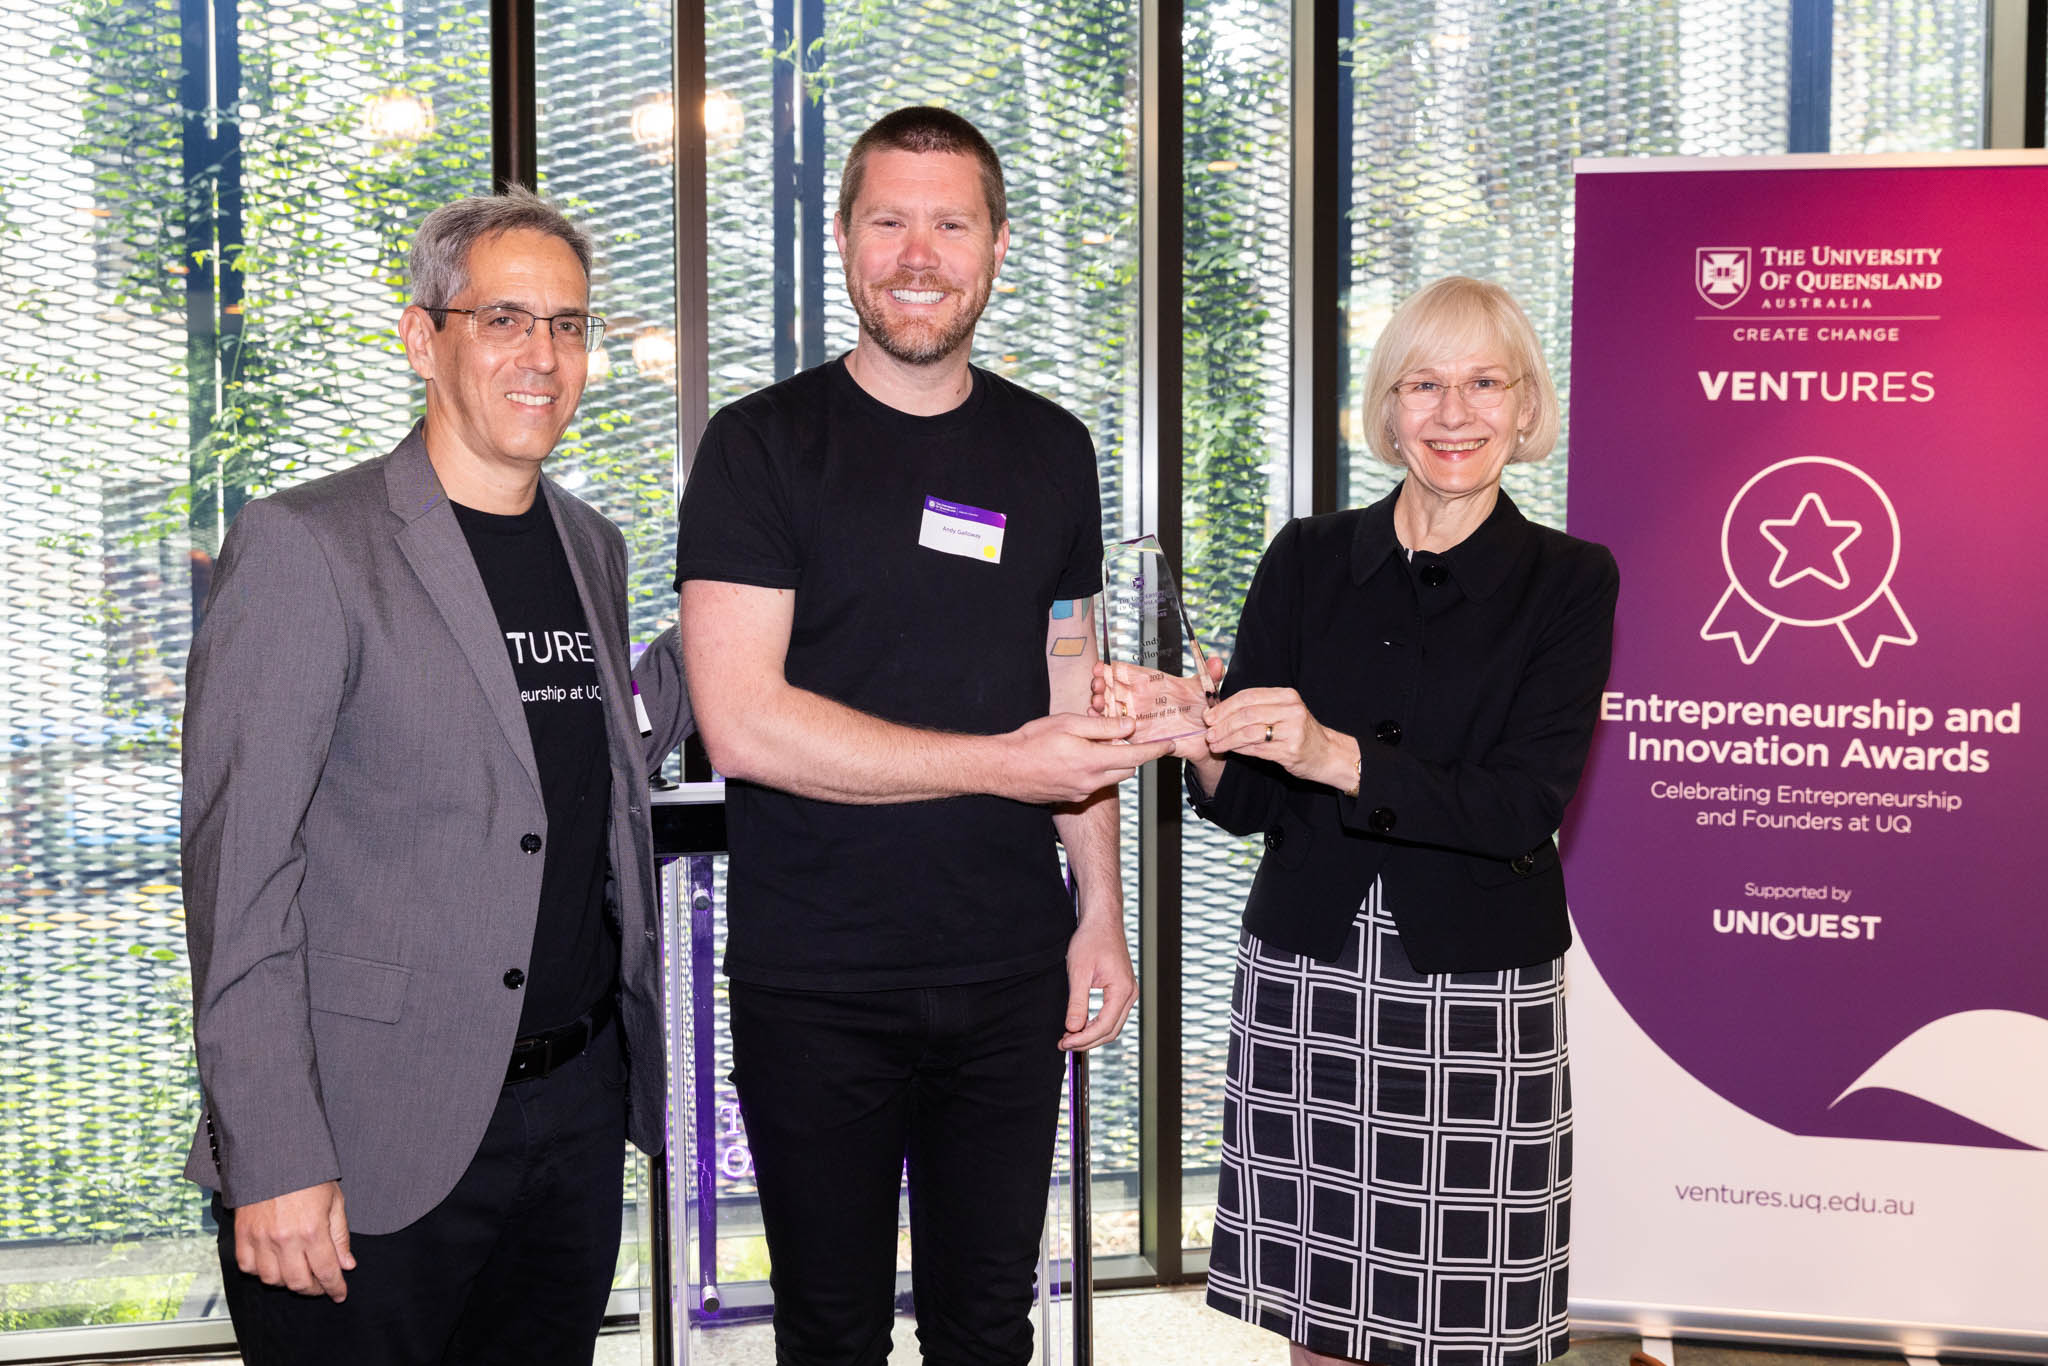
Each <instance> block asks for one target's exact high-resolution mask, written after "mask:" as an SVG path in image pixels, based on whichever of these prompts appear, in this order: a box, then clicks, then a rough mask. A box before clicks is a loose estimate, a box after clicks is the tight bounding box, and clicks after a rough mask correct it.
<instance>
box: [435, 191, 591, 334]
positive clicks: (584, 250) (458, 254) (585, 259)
mask: <svg viewBox="0 0 2048 1366" xmlns="http://www.w3.org/2000/svg"><path fill="white" fill-rule="evenodd" d="M519 231H527V232H538V233H544V234H545V235H547V236H549V237H554V238H559V239H560V240H561V241H563V242H565V243H567V244H568V247H569V250H571V251H573V252H575V253H576V261H577V264H579V265H581V266H582V267H583V278H584V280H585V281H586V282H588V281H589V279H590V263H591V259H592V256H593V249H592V247H591V242H590V234H589V233H587V232H585V231H583V229H581V228H579V227H577V226H576V225H575V224H574V223H572V222H570V221H569V216H568V215H567V214H565V213H563V212H562V211H561V209H560V208H558V207H557V206H556V204H555V202H554V201H553V200H551V199H544V198H542V197H541V196H540V195H537V194H535V193H534V192H533V191H532V190H529V189H527V188H526V187H525V186H523V185H513V186H510V187H508V188H506V189H505V190H503V191H501V192H499V193H497V194H489V195H469V196H467V197H465V198H462V199H458V200H455V201H454V202H453V203H450V204H443V205H442V206H441V207H440V208H438V209H436V210H434V211H433V212H432V213H430V214H428V215H427V217H426V221H425V222H423V223H421V224H420V230H419V231H418V232H417V233H415V234H414V235H413V239H412V302H413V304H414V305H415V306H417V307H419V308H424V309H427V310H428V311H429V312H432V311H433V310H435V309H441V308H447V307H448V306H449V305H450V304H451V303H452V302H453V301H454V300H455V298H456V296H457V295H459V294H461V293H462V291H463V290H464V289H466V288H468V287H469V253H470V252H471V251H472V250H474V249H475V247H476V245H477V243H479V242H483V241H487V240H489V239H490V238H493V237H498V236H501V235H503V234H505V233H508V232H519ZM444 321H446V319H444V318H436V319H435V320H434V323H435V326H437V327H438V326H439V325H440V324H441V323H442V322H444Z"/></svg>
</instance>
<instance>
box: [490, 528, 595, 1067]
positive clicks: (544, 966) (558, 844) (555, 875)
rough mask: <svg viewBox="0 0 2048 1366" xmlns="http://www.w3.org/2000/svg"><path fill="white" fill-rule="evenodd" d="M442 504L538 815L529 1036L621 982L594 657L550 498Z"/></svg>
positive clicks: (525, 1030) (525, 1022)
mask: <svg viewBox="0 0 2048 1366" xmlns="http://www.w3.org/2000/svg"><path fill="white" fill-rule="evenodd" d="M451 506H453V507H454V508H455V520H456V521H458V522H460V523H461V524H462V534H463V535H464V536H465V537H467V538H468V540H469V552H470V554H471V555H473V556H475V558H476V568H477V573H479V574H480V575H482V576H483V581H484V588H485V590H486V591H487V592H489V593H490V595H491V607H492V609H493V610H494V611H496V613H497V615H498V629H499V630H500V631H502V632H503V633H504V636H505V652H506V654H507V655H508V656H509V657H510V659H511V661H512V674H513V676H514V677H515V678H517V679H518V680H519V699H520V701H521V702H523V703H524V704H525V706H526V729H527V733H528V734H529V735H530V736H531V737H532V739H533V757H534V762H535V763H536V764H537V765H538V766H539V768H540V787H541V801H542V804H543V805H544V806H545V807H546V809H547V816H548V828H547V836H546V839H547V843H546V846H545V847H544V848H543V850H542V854H543V856H544V857H545V858H546V860H547V862H546V865H545V867H543V868H542V870H541V881H540V915H539V917H538V919H537V920H536V921H535V922H534V927H533V954H532V957H531V959H530V960H529V963H528V967H527V972H526V988H525V989H526V1002H525V1004H524V1005H523V1006H522V1007H521V1008H520V1012H519V1032H520V1033H521V1034H532V1033H537V1032H539V1031H540V1030H544V1029H553V1028H555V1027H556V1026H557V1025H564V1024H568V1023H569V1022H570V1021H572V1020H575V1019H577V1018H578V1017H579V1016H581V1015H583V1014H584V1013H585V1012H587V1011H588V1010H589V1009H590V1008H591V1007H592V1006H593V1005H595V1004H596V1003H597V1001H598V999H599V998H600V997H602V996H604V995H605V994H606V993H607V992H609V991H611V990H612V989H613V986H614V984H615V983H616V982H617V980H618V972H619V944H618V936H617V931H616V930H615V929H614V928H613V926H612V924H611V920H610V917H608V916H607V915H606V914H605V913H604V877H605V869H606V854H605V812H606V810H607V808H608V806H609V804H610V802H611V791H612V770H611V761H610V758H609V751H608V750H607V747H606V746H607V740H606V736H605V728H604V699H603V695H602V694H601V693H600V692H599V689H598V682H597V652H596V650H595V648H594V646H593V645H592V643H591V638H590V630H589V623H588V622H587V621H586V620H585V618H584V615H583V603H582V601H581V599H579V598H578V597H577V595H576V580H575V579H574V578H572V577H571V576H570V574H569V557H568V556H567V555H565V554H563V553H562V539H561V537H560V536H559V535H558V534H557V533H556V531H555V520H554V517H553V515H552V514H550V513H549V511H548V500H547V496H546V495H545V494H544V493H541V492H539V491H536V492H535V494H534V498H533V506H532V507H530V508H528V509H527V510H526V511H525V512H522V513H519V514H517V515H516V516H511V517H505V516H500V515H498V514H496V513H489V512H478V511H477V510H476V509H475V508H466V507H463V506H461V505H460V504H451Z"/></svg>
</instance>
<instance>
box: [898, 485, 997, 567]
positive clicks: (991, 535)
mask: <svg viewBox="0 0 2048 1366" xmlns="http://www.w3.org/2000/svg"><path fill="white" fill-rule="evenodd" d="M1008 521H1009V519H1008V518H1006V517H1005V516H1003V514H1002V513H1000V512H990V511H989V510H988V509H987V508H978V507H971V506H969V505H968V504H966V503H949V502H947V501H946V500H945V499H943V498H926V499H925V500H924V521H923V522H922V524H920V525H919V527H918V530H917V543H918V544H919V545H921V546H923V547H925V548H926V549H927V550H936V551H938V552H940V553H941V554H944V555H964V556H966V557H967V558H968V559H970V560H986V561H988V562H989V563H990V564H1000V563H1002V559H1003V528H1004V526H1005V525H1006V524H1007V523H1008Z"/></svg>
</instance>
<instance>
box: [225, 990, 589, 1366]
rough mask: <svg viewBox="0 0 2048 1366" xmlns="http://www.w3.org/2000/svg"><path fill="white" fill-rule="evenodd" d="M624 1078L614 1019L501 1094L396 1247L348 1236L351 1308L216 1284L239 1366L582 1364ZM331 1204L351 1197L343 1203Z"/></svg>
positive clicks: (241, 1278) (229, 1259)
mask: <svg viewBox="0 0 2048 1366" xmlns="http://www.w3.org/2000/svg"><path fill="white" fill-rule="evenodd" d="M625 1144H626V1064H625V1057H624V1054H623V1052H622V1051H621V1045H620V1038H619V1026H618V1022H617V1021H616V1020H615V1021H613V1022H612V1023H611V1024H609V1025H607V1026H606V1027H605V1028H604V1030H603V1031H602V1032H601V1033H599V1035H598V1036H597V1038H595V1039H593V1040H592V1041H591V1044H590V1047H589V1048H588V1049H586V1050H585V1051H584V1053H583V1055H582V1056H581V1057H579V1058H576V1059H574V1060H572V1061H570V1062H568V1063H565V1064H564V1065H562V1066H561V1067H559V1068H557V1069H556V1070H555V1071H554V1072H552V1073H550V1074H549V1075H548V1076H546V1077H541V1078H538V1079H535V1080H532V1081H522V1082H519V1083H516V1084H515V1085H511V1086H507V1087H506V1088H505V1089H504V1090H503V1092H501V1093H500V1094H499V1097H498V1107H497V1109H496V1110H495V1111H493V1112H492V1114H491V1123H490V1127H489V1128H488V1129H487V1130H486V1131H485V1133H484V1139H483V1143H482V1145H481V1146H480V1147H479V1148H478V1149H477V1154H476V1157H475V1158H474V1159H472V1160H471V1162H470V1164H469V1168H468V1170H467V1171H465V1172H464V1173H463V1174H462V1178H461V1180H459V1181H457V1182H456V1184H455V1189H453V1190H451V1191H450V1192H449V1193H448V1195H447V1197H446V1198H445V1199H443V1200H442V1201H441V1203H440V1204H438V1205H436V1206H435V1207H434V1208H433V1209H432V1210H429V1211H428V1212H427V1213H426V1214H425V1215H422V1216H421V1217H420V1218H419V1219H418V1220H416V1221H414V1222H413V1223H411V1224H408V1225H407V1226H406V1227H404V1228H402V1229H399V1230H398V1231H397V1232H395V1233H383V1234H354V1235H352V1236H351V1238H350V1239H349V1244H350V1250H351V1251H353V1252H354V1253H355V1258H356V1269H355V1270H354V1271H350V1272H347V1273H346V1275H347V1278H348V1298H347V1299H346V1300H344V1301H342V1302H341V1303H340V1304H336V1303H334V1302H333V1301H331V1300H329V1299H328V1298H327V1297H326V1296H324V1295H311V1296H308V1295H300V1294H297V1293H295V1292H293V1291H290V1290H286V1289H283V1288H282V1287H277V1286H267V1285H265V1284H263V1283H262V1282H261V1281H259V1280H257V1279H256V1278H255V1277H254V1276H250V1275H246V1274H244V1273H243V1272H242V1271H241V1270H239V1269H238V1268H237V1267H236V1266H235V1223H234V1211H233V1210H230V1209H224V1208H223V1207H222V1206H221V1204H220V1200H219V1198H218V1197H216V1198H215V1200H214V1214H215V1217H216V1218H218V1219H219V1220H220V1264H221V1278H222V1282H223V1284H224V1285H225V1287H226V1290H227V1301H228V1312H229V1314H230V1315H232V1316H233V1318H234V1321H235V1336H236V1338H237V1339H238V1341H239V1342H240V1345H241V1349H242V1360H243V1361H244V1362H246V1363H248V1364H249V1366H469V1364H470V1363H475V1366H485V1364H486V1363H488V1364H489V1366H516V1364H517V1363H523V1362H530V1363H532V1366H576V1363H583V1364H584V1366H588V1363H589V1361H590V1359H591V1355H592V1353H593V1352H594V1350H595V1349H596V1343H597V1331H598V1328H599V1326H600V1325H601V1324H602V1322H603V1320H604V1307H605V1302H606V1299H607V1298H608V1297H609V1295H610V1293H611V1284H612V1276H613V1273H614V1271H615V1270H616V1268H617V1265H618V1259H619V1220H620V1213H621V1202H622V1200H623V1198H624V1191H623V1188H622V1187H623V1181H624V1174H625ZM343 1195H344V1196H346V1195H347V1191H346V1189H344V1190H343Z"/></svg>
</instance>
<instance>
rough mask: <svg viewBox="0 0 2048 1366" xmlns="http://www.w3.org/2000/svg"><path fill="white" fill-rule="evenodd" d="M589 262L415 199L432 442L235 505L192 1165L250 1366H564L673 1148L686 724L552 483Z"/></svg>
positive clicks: (191, 831) (202, 709)
mask: <svg viewBox="0 0 2048 1366" xmlns="http://www.w3.org/2000/svg"><path fill="white" fill-rule="evenodd" d="M590 261H591V245H590V239H589V238H588V237H587V236H586V235H585V234H584V233H583V232H582V231H581V230H580V229H578V228H577V227H575V226H574V225H573V224H571V223H570V222H569V221H568V220H567V219H565V218H564V217H563V216H562V214H561V213H560V212H559V211H558V210H557V209H556V208H555V207H554V206H553V205H551V204H549V203H547V202H546V201H544V200H541V199H539V198H537V197H536V196H534V195H531V194H528V193H526V192H524V191H513V192H509V193H507V194H504V195H495V196H490V197H480V198H473V199H465V200H461V201H458V202H457V203H455V204H451V205H448V206H446V207H444V208H441V209H438V210H436V211H435V212H434V213H432V214H430V215H428V217H427V218H426V220H425V221H424V222H423V223H422V224H421V225H420V229H419V233H418V236H417V237H416V239H415V241H414V249H413V259H412V265H413V270H412V275H413V280H412V284H413V303H412V304H411V306H410V307H408V308H407V309H406V310H405V312H404V313H403V314H402V315H401V317H400V320H399V335H400V338H401V340H402V341H403V342H404V344H405V351H406V357H407V359H408V360H409V361H410V362H411V364H412V366H413V368H414V370H415V371H417V372H418V374H419V375H420V376H421V378H422V379H424V380H425V382H426V418H425V421H424V422H423V423H421V424H420V425H419V426H417V427H415V428H414V429H413V431H412V432H411V434H410V435H408V436H407V437H406V438H405V439H404V440H403V441H401V442H400V443H399V444H398V445H397V447H396V448H394V449H393V450H392V451H391V452H390V453H389V454H388V455H384V456H381V457H379V458H378V459H375V460H370V461H367V462H365V463H363V464H360V465H357V466H355V467H353V468H351V469H347V470H343V471H341V472H340V473H338V474H335V475H331V476H329V477H327V478H324V479H318V480H314V481H311V482H309V483H305V484H301V485H298V486H296V487H293V488H290V489H287V490H285V491H283V492H281V493H278V494H276V495H274V496H272V497H269V498H263V499H259V500H257V501H255V502H252V503H250V504H249V505H248V506H247V507H245V508H243V510H242V511H241V513H240V514H239V515H238V516H237V518H236V520H235V524H234V526H233V528H232V529H231V530H230V531H229V533H228V537H227V541H226V543H225V545H224V546H223V547H222V550H221V556H220V561H219V565H218V567H217V569H216V571H215V573H214V576H213V583H212V590H211V593H210V595H209V597H208V600H207V607H206V615H205V619H204V621H203V623H202V624H201V626H200V628H199V631H198V633H197V635H196V636H195V638H194V641H193V646H192V653H191V663H190V667H189V674H188V704H187V707H186V712H185V729H184V741H185V743H184V757H185V792H184V877H185V881H184V891H185V902H186V925H187V933H188V939H189V941H190V946H191V955H192V977H193V995H194V1006H195V1008H194V1026H193V1034H194V1039H195V1042H196V1044H197V1050H198V1055H199V1076H200V1085H201V1088H202V1091H203V1093H204V1095H203V1102H204V1106H205V1109H204V1112H203V1115H202V1119H201V1123H200V1127H199V1133H198V1136H197V1139H196V1141H195V1142H194V1144H193V1147H192V1152H191V1155H190V1158H189V1160H188V1162H187V1165H186V1173H187V1175H188V1176H190V1177H191V1178H192V1179H193V1180H194V1181H197V1182H199V1183H200V1184H202V1185H204V1186H206V1187H208V1188H209V1189H211V1190H213V1191H215V1192H217V1194H216V1197H215V1202H214V1209H215V1211H216V1214H217V1217H218V1218H219V1221H220V1258H221V1273H222V1276H223V1280H224V1284H225V1289H226V1298H227V1302H228V1307H229V1310H230V1312H231V1313H232V1315H233V1317H234V1323H235V1332H236V1336H237V1338H238V1339H239V1342H240V1346H241V1352H242V1359H243V1360H244V1361H247V1362H250V1363H252V1366H267V1364H272V1363H275V1364H280V1366H282V1364H285V1363H288V1364H289V1366H322V1363H333V1364H334V1366H368V1363H398V1362H409V1363H410V1362H420V1363H424V1362H442V1363H458V1362H476V1363H485V1362H488V1363H491V1366H503V1364H504V1363H520V1362H530V1363H534V1364H535V1366H564V1363H571V1364H572V1366H573V1363H575V1362H578V1361H581V1362H586V1363H587V1362H588V1361H590V1359H591V1355H592V1350H593V1347H594V1344H595V1341H596V1337H597V1331H598V1328H599V1325H600V1324H601V1322H602V1319H603V1315H604V1310H605V1306H606V1303H607V1300H608V1298H609V1294H610V1290H611V1282H612V1276H613V1271H614V1269H615V1266H616V1263H617V1256H618V1244H619V1232H620V1216H621V1213H622V1206H623V1199H622V1193H621V1176H622V1172H623V1167H624V1164H623V1162H622V1161H621V1158H622V1155H623V1152H624V1148H625V1143H626V1141H627V1139H628V1138H629V1137H630V1138H631V1139H632V1141H634V1142H635V1143H638V1144H639V1145H640V1146H641V1147H643V1148H645V1149H646V1150H647V1151H648V1152H658V1151H659V1150H660V1147H661V1142H662V1137H663V1099H664V1094H665V1087H664V1085H663V1080H662V1038H661V1015H660V1001H661V979H660V957H661V955H660V945H659V943H658V940H657V928H656V927H657V920H656V908H655V901H654V889H653V874H652V849H651V839H650V836H649V832H648V823H647V815H646V809H647V808H646V801H647V798H646V774H647V771H648V760H649V753H648V751H650V750H651V751H655V752H661V751H662V750H663V747H664V746H666V745H668V744H670V743H671V742H673V741H674V740H675V739H677V738H679V733H678V732H679V730H680V720H681V717H682V716H683V715H684V714H685V713H684V712H683V709H682V707H681V705H680V698H678V697H677V696H676V695H675V694H674V693H673V692H672V691H671V692H669V693H668V694H667V697H666V704H657V705H656V707H655V708H654V712H655V715H656V716H658V717H659V718H660V723H661V724H660V729H661V733H660V734H659V735H656V736H654V737H653V738H652V739H651V740H649V741H647V742H646V743H645V745H644V746H643V735H645V734H646V733H647V732H648V731H650V730H653V729H655V727H654V726H650V725H647V724H642V723H641V722H640V721H639V720H638V719H637V718H636V715H635V712H634V709H633V705H632V701H631V690H632V677H631V675H629V673H628V671H627V663H628V656H627V643H626V564H625V542H624V540H623V539H622V538H621V537H620V535H619V532H618V530H617V529H616V528H614V527H613V526H612V525H611V524H610V523H609V522H607V521H606V520H605V519H604V518H603V517H602V516H601V515H599V514H598V513H597V512H596V511H595V510H594V509H592V508H590V507H587V506H585V505H584V504H583V503H581V502H579V501H577V500H576V499H575V498H573V497H571V496H570V495H569V494H568V493H566V492H564V491H563V490H562V489H561V488H559V487H558V486H557V485H555V484H554V483H552V482H551V481H549V480H547V479H545V478H543V477H542V474H541V465H542V462H543V461H544V460H545V459H546V458H547V457H548V456H549V454H550V453H551V452H552V451H553V450H554V448H555V444H556V442H557V440H559V438H560V437H561V434H562V432H563V429H564V428H565V427H566V426H567V425H568V423H569V419H570V417H571V415H572V414H573V413H574V412H575V410H576V403H577V399H578V398H579V396H580V395H581V393H582V390H583V381H584V376H585V367H586V364H587V355H588V348H589V347H590V346H591V345H592V344H593V343H594V341H595V339H596V337H597V335H598V334H599V331H600V330H601V328H602V325H603V324H602V320H600V319H598V318H595V317H593V316H591V314H590V294H589V272H590ZM661 663H662V665H663V667H661V668H660V669H657V670H655V671H654V672H655V673H657V674H658V675H659V676H661V677H663V678H672V677H673V670H672V669H671V668H668V667H667V666H666V662H665V661H663V662H661Z"/></svg>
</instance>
